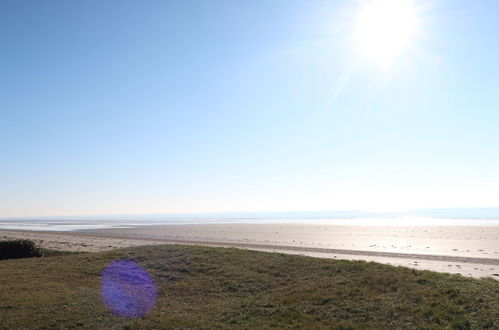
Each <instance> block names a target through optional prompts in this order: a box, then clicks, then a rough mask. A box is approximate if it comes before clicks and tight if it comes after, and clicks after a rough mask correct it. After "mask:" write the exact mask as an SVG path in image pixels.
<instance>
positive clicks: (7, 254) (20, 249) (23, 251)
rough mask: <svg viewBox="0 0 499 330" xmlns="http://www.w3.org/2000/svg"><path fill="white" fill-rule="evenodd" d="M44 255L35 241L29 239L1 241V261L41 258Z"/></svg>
mask: <svg viewBox="0 0 499 330" xmlns="http://www.w3.org/2000/svg"><path fill="white" fill-rule="evenodd" d="M42 255H43V254H42V252H41V251H40V249H39V248H38V247H36V245H35V243H34V242H33V241H30V240H27V239H19V240H12V241H0V260H3V259H17V258H32V257H41V256H42Z"/></svg>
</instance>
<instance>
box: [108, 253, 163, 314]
mask: <svg viewBox="0 0 499 330" xmlns="http://www.w3.org/2000/svg"><path fill="white" fill-rule="evenodd" d="M101 294H102V299H103V300H104V303H105V304H106V306H107V307H108V308H109V309H111V310H112V311H113V313H115V314H118V315H121V316H126V317H140V316H144V315H145V314H147V313H148V312H149V311H150V310H151V309H153V308H154V306H155V305H156V298H157V297H158V294H157V290H156V285H155V284H154V280H153V279H152V277H151V276H150V275H149V273H148V272H147V271H145V270H144V269H142V268H141V267H140V266H139V265H137V264H136V263H135V262H133V261H129V260H121V261H114V262H112V263H110V264H109V265H108V266H107V267H106V268H105V269H104V270H103V271H102V273H101Z"/></svg>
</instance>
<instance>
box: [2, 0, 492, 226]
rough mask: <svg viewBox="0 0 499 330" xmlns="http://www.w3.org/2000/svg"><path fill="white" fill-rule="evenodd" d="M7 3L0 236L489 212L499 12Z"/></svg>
mask: <svg viewBox="0 0 499 330" xmlns="http://www.w3.org/2000/svg"><path fill="white" fill-rule="evenodd" d="M414 3H415V4H416V6H417V7H418V8H420V11H419V13H418V16H419V18H420V21H421V24H420V32H421V33H420V34H419V35H418V36H417V38H414V40H412V41H411V42H412V47H411V48H410V49H406V50H405V51H404V52H403V53H402V54H400V55H399V56H397V58H395V59H393V60H391V61H390V63H388V64H386V63H385V64H384V65H379V64H377V63H376V62H375V61H372V60H370V59H368V58H367V57H365V56H363V54H358V52H356V51H355V47H354V46H352V24H354V23H353V21H354V17H356V13H357V12H358V11H359V10H360V9H359V8H361V6H362V4H363V2H362V1H289V0H286V1H284V0H282V1H245V2H240V1H209V2H208V1H22V2H19V1H2V2H1V4H0V16H1V17H0V42H1V45H2V51H1V53H0V59H1V61H0V77H1V78H0V93H1V97H0V118H1V120H0V152H1V155H2V157H1V162H0V216H3V217H9V216H34V215H79V214H126V213H163V212H164V213H168V212H173V213H183V212H242V211H292V210H342V209H359V210H381V211H388V210H399V209H409V208H432V207H479V206H498V205H499V201H498V198H499V197H498V196H499V170H498V168H499V152H498V150H499V130H498V129H497V126H498V124H499V33H497V32H498V31H499V21H498V20H497V13H499V2H497V1H492V0H490V1H476V2H475V1H465V0H462V1H460V0H442V1H438V2H433V1H431V2H430V1H417V0H414Z"/></svg>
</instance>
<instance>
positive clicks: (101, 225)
mask: <svg viewBox="0 0 499 330" xmlns="http://www.w3.org/2000/svg"><path fill="white" fill-rule="evenodd" d="M276 223H282V224H314V225H317V224H319V225H341V226H499V219H481V218H477V219H461V218H457V219H456V218H433V217H399V218H301V219H295V218H293V219H289V218H188V217H185V218H179V217H175V218H170V217H168V216H160V215H154V216H148V215H144V216H129V215H127V216H94V217H56V218H49V217H43V218H41V217H40V218H22V219H21V218H18V219H0V229H4V230H41V231H78V230H88V229H106V228H134V227H142V226H153V225H155V226H157V225H199V224H276Z"/></svg>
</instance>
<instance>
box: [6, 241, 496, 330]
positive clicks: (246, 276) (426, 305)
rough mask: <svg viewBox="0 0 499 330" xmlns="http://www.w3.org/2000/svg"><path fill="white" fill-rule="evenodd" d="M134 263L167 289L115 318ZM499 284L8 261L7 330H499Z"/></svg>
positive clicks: (398, 274) (346, 269) (357, 266)
mask: <svg viewBox="0 0 499 330" xmlns="http://www.w3.org/2000/svg"><path fill="white" fill-rule="evenodd" d="M115 260H133V261H135V262H136V263H137V264H139V265H140V266H141V267H142V268H144V269H146V270H147V271H148V272H149V273H150V274H151V275H152V277H153V278H154V280H155V282H156V285H157V288H158V300H157V305H156V308H155V309H153V310H152V311H151V312H150V313H149V314H147V315H146V316H144V317H141V318H138V319H132V318H124V317H121V316H117V315H114V314H113V313H111V312H110V311H109V310H108V309H107V308H106V307H105V305H104V304H103V303H102V299H101V297H100V274H101V272H102V270H103V269H104V267H105V266H106V265H108V264H109V263H110V262H112V261H115ZM498 313H499V282H497V281H494V280H492V279H482V280H476V279H471V278H466V277H462V276H459V275H449V274H440V273H434V272H429V271H416V270H411V269H408V268H402V267H392V266H388V265H382V264H376V263H367V262H354V261H343V260H331V259H317V258H311V257H302V256H293V255H282V254H274V253H264V252H256V251H246V250H238V249H232V248H230V249H229V248H209V247H193V246H177V245H164V246H144V247H134V248H127V249H120V250H115V251H111V252H100V253H85V254H74V255H60V256H53V257H50V258H30V259H16V260H3V261H0V328H5V329H15V328H51V329H54V328H55V329H63V328H64V329H66V328H102V329H135V328H138V329H150V328H221V329H226V328H258V329H260V328H272V327H277V328H283V327H294V328H307V329H314V328H339V329H350V328H384V329H385V328H427V329H442V328H450V329H453V328H454V329H468V328H476V329H478V328H480V329H482V328H491V329H492V328H495V329H497V328H499V318H498V316H499V314H498Z"/></svg>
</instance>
